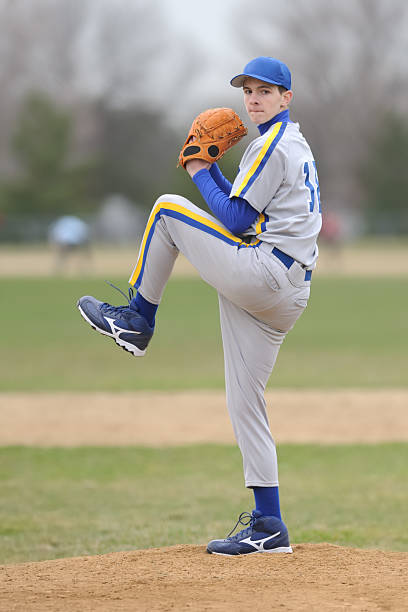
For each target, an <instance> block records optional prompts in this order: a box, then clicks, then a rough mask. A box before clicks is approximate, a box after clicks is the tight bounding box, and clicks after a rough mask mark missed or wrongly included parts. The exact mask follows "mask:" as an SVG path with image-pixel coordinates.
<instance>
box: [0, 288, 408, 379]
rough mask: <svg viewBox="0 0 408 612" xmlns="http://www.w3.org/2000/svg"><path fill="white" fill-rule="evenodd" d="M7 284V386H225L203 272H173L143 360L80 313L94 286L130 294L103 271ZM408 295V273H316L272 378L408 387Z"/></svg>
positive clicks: (0, 307)
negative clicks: (198, 275)
mask: <svg viewBox="0 0 408 612" xmlns="http://www.w3.org/2000/svg"><path fill="white" fill-rule="evenodd" d="M114 281H116V284H118V285H121V286H122V287H123V288H126V283H125V282H124V280H123V279H114ZM1 286H2V296H4V297H3V299H2V300H1V302H0V314H1V317H2V321H3V330H2V334H1V338H0V358H1V363H2V371H1V382H0V390H8V391H12V390H33V391H35V390H90V391H91V390H137V389H164V390H166V389H169V390H170V389H196V388H201V389H208V388H222V387H223V384H224V383H223V381H224V372H223V355H222V346H221V339H220V330H219V318H218V304H217V296H216V293H215V291H214V290H213V289H212V288H210V287H208V286H207V285H206V284H205V283H203V282H202V281H200V280H199V279H174V280H171V281H170V283H169V285H168V287H167V289H166V292H165V295H164V299H163V303H162V304H161V306H160V309H159V315H158V318H157V326H156V333H155V336H154V337H153V340H152V342H151V344H150V346H149V350H148V353H147V355H146V357H145V358H143V359H135V358H133V357H131V356H129V355H128V354H127V353H125V352H124V351H120V350H118V349H117V348H116V347H115V346H114V345H113V342H112V341H111V340H109V339H107V338H103V337H102V336H100V335H99V334H97V333H95V332H94V331H93V330H91V328H90V327H89V326H88V325H87V324H86V323H85V322H84V321H83V320H82V318H81V316H80V315H79V312H78V311H77V309H76V307H75V304H76V300H77V298H78V297H80V296H81V295H84V294H91V295H95V296H97V297H99V298H100V299H106V300H107V301H110V302H114V303H116V304H120V303H123V301H124V298H123V297H121V296H120V295H119V294H116V292H115V291H114V290H113V289H111V288H110V287H108V286H107V285H105V283H103V282H101V281H100V280H94V279H89V280H74V279H62V280H60V279H52V278H48V279H26V280H24V279H2V281H1ZM407 303H408V283H407V282H406V281H404V280H399V279H384V278H382V279H381V278H375V279H352V278H336V279H326V278H322V279H319V278H316V280H315V281H314V282H313V287H312V297H311V300H310V306H309V308H308V309H307V310H306V312H305V313H304V314H303V316H302V317H301V319H300V320H299V321H298V323H297V324H296V327H295V329H294V330H293V331H292V332H291V333H290V334H289V335H288V336H287V338H286V340H285V342H284V345H283V347H282V349H281V352H280V355H279V358H278V362H277V365H276V367H275V371H274V373H273V375H272V377H271V381H270V385H273V386H274V387H298V388H299V387H308V388H322V387H326V388H329V387H377V388H379V387H387V386H388V387H406V386H407V385H408V377H407V375H406V372H407V371H408V353H407V350H406V339H407V335H408V317H407V315H406V304H407ZM294 373H296V374H294Z"/></svg>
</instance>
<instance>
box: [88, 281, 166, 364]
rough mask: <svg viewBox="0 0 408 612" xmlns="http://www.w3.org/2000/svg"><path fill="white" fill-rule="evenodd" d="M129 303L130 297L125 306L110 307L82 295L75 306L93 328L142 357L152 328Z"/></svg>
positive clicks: (126, 349)
mask: <svg viewBox="0 0 408 612" xmlns="http://www.w3.org/2000/svg"><path fill="white" fill-rule="evenodd" d="M121 293H122V292H121ZM125 297H126V296H125ZM130 302H131V300H129V304H128V305H127V306H111V305H110V304H107V303H106V302H100V301H99V300H97V299H95V298H94V297H92V296H91V295H84V296H83V297H81V298H80V299H79V300H78V302H77V306H78V309H79V312H80V313H81V315H82V316H83V317H84V319H85V321H86V322H87V323H89V325H91V327H93V329H95V330H96V331H98V332H99V333H100V334H103V335H105V336H109V337H110V338H113V340H114V341H115V342H116V344H117V345H118V346H120V347H122V348H123V349H124V350H125V351H128V352H129V353H132V354H133V355H135V357H143V355H144V354H145V352H146V347H147V345H148V344H149V342H150V339H151V337H152V336H153V331H154V328H153V327H150V325H149V324H148V323H147V321H146V319H145V318H144V317H142V315H140V314H139V313H138V311H137V310H136V309H134V308H132V305H131V303H130Z"/></svg>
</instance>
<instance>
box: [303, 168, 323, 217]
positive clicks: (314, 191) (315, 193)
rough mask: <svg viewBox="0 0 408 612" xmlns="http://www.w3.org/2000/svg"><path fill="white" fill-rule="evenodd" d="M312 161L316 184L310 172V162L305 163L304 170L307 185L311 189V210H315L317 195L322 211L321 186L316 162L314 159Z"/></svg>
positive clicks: (320, 210)
mask: <svg viewBox="0 0 408 612" xmlns="http://www.w3.org/2000/svg"><path fill="white" fill-rule="evenodd" d="M311 163H312V164H313V174H314V184H313V181H312V177H311V172H310V162H305V163H304V165H303V172H304V175H305V185H306V187H307V188H308V189H309V191H310V201H309V209H310V212H313V211H314V207H315V199H316V197H317V203H318V204H319V213H321V212H322V209H321V206H320V187H319V179H318V177H317V168H316V162H315V161H313V162H311Z"/></svg>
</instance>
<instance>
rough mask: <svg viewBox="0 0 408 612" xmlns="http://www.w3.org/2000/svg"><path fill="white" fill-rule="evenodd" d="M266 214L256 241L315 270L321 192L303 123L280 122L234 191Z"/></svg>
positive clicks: (253, 152)
mask: <svg viewBox="0 0 408 612" xmlns="http://www.w3.org/2000/svg"><path fill="white" fill-rule="evenodd" d="M230 195H231V197H232V196H240V197H243V198H245V199H246V200H247V201H248V202H249V203H250V204H251V206H252V207H253V208H255V210H257V211H258V212H259V213H260V214H259V217H258V219H256V221H255V222H254V224H253V225H252V226H251V227H250V228H249V229H248V230H247V231H246V232H245V235H256V237H257V238H258V239H259V240H262V241H264V242H266V243H269V244H272V245H274V246H276V247H277V248H279V249H280V250H281V251H283V252H284V253H286V254H287V255H290V256H291V257H293V259H295V260H296V261H299V262H300V263H302V264H303V265H304V266H305V267H307V268H309V269H313V268H314V267H315V264H316V259H317V256H318V248H317V245H316V238H317V236H318V234H319V231H320V229H321V215H320V214H319V213H320V212H321V211H320V188H319V181H318V177H317V170H316V163H315V161H314V159H313V154H312V151H311V150H310V147H309V145H308V143H307V142H306V140H305V138H304V137H303V135H302V133H301V132H300V129H299V124H298V123H292V122H290V121H289V122H285V121H279V122H277V123H274V124H273V125H271V127H270V128H269V130H268V131H267V132H266V133H265V134H263V135H262V136H259V138H256V139H255V140H253V141H252V142H251V144H250V145H249V146H248V148H247V150H246V151H245V153H244V156H243V158H242V161H241V164H240V167H239V172H238V175H237V177H236V178H235V181H234V183H233V185H232V190H231V194H230Z"/></svg>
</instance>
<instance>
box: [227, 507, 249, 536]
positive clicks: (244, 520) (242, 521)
mask: <svg viewBox="0 0 408 612" xmlns="http://www.w3.org/2000/svg"><path fill="white" fill-rule="evenodd" d="M255 520H256V519H255V517H254V516H253V515H252V514H249V512H241V514H240V515H239V517H238V520H237V522H236V523H235V525H234V527H233V528H232V529H231V531H230V532H229V534H228V535H227V537H226V539H229V540H241V539H242V538H243V537H245V536H249V535H251V532H252V527H253V524H254V523H255ZM238 525H244V527H246V526H247V525H249V526H248V527H246V529H242V530H241V531H239V532H238V533H236V534H235V535H234V536H232V537H231V534H232V533H234V531H235V529H236V528H237V527H238Z"/></svg>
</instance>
